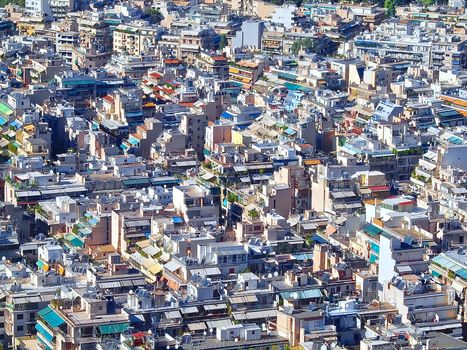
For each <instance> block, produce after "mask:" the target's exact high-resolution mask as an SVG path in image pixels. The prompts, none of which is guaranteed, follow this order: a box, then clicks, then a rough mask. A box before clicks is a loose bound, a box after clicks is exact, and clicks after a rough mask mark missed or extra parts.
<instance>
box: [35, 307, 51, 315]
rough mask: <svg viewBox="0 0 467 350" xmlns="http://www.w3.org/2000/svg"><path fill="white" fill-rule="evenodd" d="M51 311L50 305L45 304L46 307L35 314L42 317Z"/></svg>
mask: <svg viewBox="0 0 467 350" xmlns="http://www.w3.org/2000/svg"><path fill="white" fill-rule="evenodd" d="M51 311H52V308H51V307H50V306H47V307H46V308H44V309H42V310H40V311H39V312H38V313H37V314H38V315H39V316H40V317H44V315H46V314H48V313H49V312H51Z"/></svg>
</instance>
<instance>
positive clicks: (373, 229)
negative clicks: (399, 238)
mask: <svg viewBox="0 0 467 350" xmlns="http://www.w3.org/2000/svg"><path fill="white" fill-rule="evenodd" d="M364 231H365V232H366V233H368V234H369V235H370V236H371V237H374V236H376V235H378V234H380V233H381V232H383V230H382V229H380V228H379V227H377V226H375V225H373V224H369V225H367V226H366V227H365V228H364Z"/></svg>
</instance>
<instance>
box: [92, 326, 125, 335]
mask: <svg viewBox="0 0 467 350" xmlns="http://www.w3.org/2000/svg"><path fill="white" fill-rule="evenodd" d="M129 326H130V324H129V323H120V324H105V325H101V326H98V327H97V328H99V332H100V333H101V334H102V335H108V334H118V333H122V332H124V331H126V330H127V329H128V327H129Z"/></svg>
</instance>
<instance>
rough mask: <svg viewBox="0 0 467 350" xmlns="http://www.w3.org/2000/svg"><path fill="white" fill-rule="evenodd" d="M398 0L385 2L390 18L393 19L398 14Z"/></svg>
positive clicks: (386, 0)
mask: <svg viewBox="0 0 467 350" xmlns="http://www.w3.org/2000/svg"><path fill="white" fill-rule="evenodd" d="M396 6H397V0H384V8H385V9H386V13H387V15H388V16H390V17H392V16H394V15H395V14H396Z"/></svg>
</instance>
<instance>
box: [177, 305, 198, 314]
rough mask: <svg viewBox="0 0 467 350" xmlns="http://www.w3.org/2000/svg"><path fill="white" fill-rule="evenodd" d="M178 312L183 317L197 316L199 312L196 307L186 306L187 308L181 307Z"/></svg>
mask: <svg viewBox="0 0 467 350" xmlns="http://www.w3.org/2000/svg"><path fill="white" fill-rule="evenodd" d="M180 311H181V312H182V314H184V315H188V314H197V313H198V312H199V310H198V308H197V307H196V306H187V307H181V308H180Z"/></svg>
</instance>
